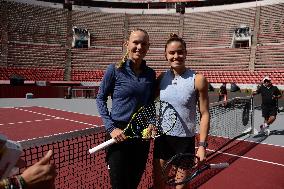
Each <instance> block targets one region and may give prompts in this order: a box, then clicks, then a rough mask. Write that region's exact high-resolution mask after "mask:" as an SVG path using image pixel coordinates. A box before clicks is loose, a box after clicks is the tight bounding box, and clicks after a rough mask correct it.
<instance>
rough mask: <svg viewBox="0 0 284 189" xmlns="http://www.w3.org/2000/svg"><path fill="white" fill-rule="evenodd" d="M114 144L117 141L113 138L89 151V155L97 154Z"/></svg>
mask: <svg viewBox="0 0 284 189" xmlns="http://www.w3.org/2000/svg"><path fill="white" fill-rule="evenodd" d="M113 143H115V139H113V138H112V139H109V140H107V141H105V142H103V143H101V144H99V145H98V146H96V147H94V148H91V149H89V153H90V154H92V153H95V152H97V151H99V150H102V149H105V148H106V147H108V146H110V145H112V144H113Z"/></svg>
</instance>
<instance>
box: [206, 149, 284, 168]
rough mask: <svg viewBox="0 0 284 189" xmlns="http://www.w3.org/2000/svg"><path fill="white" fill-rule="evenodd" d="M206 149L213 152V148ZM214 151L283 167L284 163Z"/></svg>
mask: <svg viewBox="0 0 284 189" xmlns="http://www.w3.org/2000/svg"><path fill="white" fill-rule="evenodd" d="M207 150H208V151H211V152H215V151H214V150H210V149H207ZM216 153H218V154H224V155H228V156H232V157H238V158H243V159H248V160H253V161H257V162H262V163H268V164H272V165H278V166H281V167H284V164H282V163H276V162H272V161H266V160H262V159H256V158H251V157H247V156H240V155H236V154H231V153H227V152H222V151H217V152H216Z"/></svg>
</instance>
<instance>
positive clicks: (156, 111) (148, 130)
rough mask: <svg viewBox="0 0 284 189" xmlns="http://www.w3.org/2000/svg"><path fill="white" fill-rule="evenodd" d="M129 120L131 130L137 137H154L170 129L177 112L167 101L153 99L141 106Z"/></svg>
mask: <svg viewBox="0 0 284 189" xmlns="http://www.w3.org/2000/svg"><path fill="white" fill-rule="evenodd" d="M134 116H135V117H133V118H132V120H131V128H132V132H133V133H134V135H135V136H137V137H142V138H155V137H158V136H160V135H162V134H165V133H167V132H168V131H170V130H171V129H172V128H173V127H174V124H175V122H176V119H177V113H176V111H175V110H174V108H173V107H172V106H171V105H170V104H169V103H167V102H161V101H155V102H154V103H152V104H149V105H147V106H144V107H143V108H141V109H140V110H139V111H138V112H137V113H136V114H135V115H134Z"/></svg>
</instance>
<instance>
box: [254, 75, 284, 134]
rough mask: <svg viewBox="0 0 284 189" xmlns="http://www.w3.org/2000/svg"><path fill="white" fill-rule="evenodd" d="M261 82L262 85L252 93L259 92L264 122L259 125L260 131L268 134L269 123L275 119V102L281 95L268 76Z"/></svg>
mask: <svg viewBox="0 0 284 189" xmlns="http://www.w3.org/2000/svg"><path fill="white" fill-rule="evenodd" d="M262 82H263V83H262V85H261V86H260V87H259V88H258V89H257V90H256V91H255V92H253V94H252V95H256V94H261V98H262V104H261V108H262V117H264V124H262V125H260V132H261V133H265V134H266V135H269V134H270V130H269V125H271V124H272V123H273V122H274V121H275V119H276V115H277V109H278V105H277V102H278V99H279V98H281V96H282V95H281V92H280V91H279V89H278V88H277V87H276V86H273V85H272V83H271V79H270V78H269V77H268V76H266V77H264V78H263V80H262Z"/></svg>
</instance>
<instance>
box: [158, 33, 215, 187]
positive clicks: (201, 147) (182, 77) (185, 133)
mask: <svg viewBox="0 0 284 189" xmlns="http://www.w3.org/2000/svg"><path fill="white" fill-rule="evenodd" d="M186 54H187V51H186V44H185V42H184V40H183V39H182V38H180V37H179V36H177V35H176V34H171V36H170V38H169V39H168V41H167V43H166V45H165V57H166V60H167V61H168V63H169V64H170V69H169V70H168V71H166V72H165V73H163V74H161V75H160V77H159V79H158V81H159V84H160V86H159V90H160V100H163V101H167V102H169V103H170V104H172V105H173V107H174V108H175V109H176V111H177V112H178V120H177V123H176V125H175V128H174V129H173V130H172V132H170V133H168V134H167V135H164V136H161V137H159V138H157V139H156V140H155V146H154V176H153V178H154V189H162V188H165V187H166V186H165V181H164V180H163V177H162V170H161V169H162V167H163V166H164V164H165V163H166V161H167V160H168V159H170V158H171V157H172V156H174V155H176V154H178V153H192V154H196V156H198V157H199V158H200V160H201V161H203V160H205V158H206V147H207V142H206V140H207V135H208V131H209V123H210V120H209V119H210V116H209V98H208V82H207V80H206V78H205V77H204V76H203V75H201V74H197V73H195V71H193V70H190V69H189V68H186V66H185V59H186ZM196 105H198V107H199V111H200V114H201V116H200V117H201V119H200V131H199V135H198V136H196V130H195V128H196V123H195V122H196V121H195V114H196ZM197 138H198V140H197V141H198V142H199V143H198V145H197V146H198V149H197V151H196V152H195V139H197ZM178 172H179V175H177V177H179V178H181V177H183V176H185V175H184V174H186V173H182V172H181V171H178ZM177 177H176V178H177ZM176 188H185V186H184V185H178V186H176Z"/></svg>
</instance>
